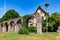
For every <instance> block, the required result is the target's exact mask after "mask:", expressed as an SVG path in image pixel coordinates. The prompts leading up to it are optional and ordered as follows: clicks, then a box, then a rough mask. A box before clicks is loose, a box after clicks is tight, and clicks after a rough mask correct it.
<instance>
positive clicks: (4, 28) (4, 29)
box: [3, 24, 6, 32]
mask: <svg viewBox="0 0 60 40" xmlns="http://www.w3.org/2000/svg"><path fill="white" fill-rule="evenodd" d="M3 32H6V26H5V25H4V24H3Z"/></svg>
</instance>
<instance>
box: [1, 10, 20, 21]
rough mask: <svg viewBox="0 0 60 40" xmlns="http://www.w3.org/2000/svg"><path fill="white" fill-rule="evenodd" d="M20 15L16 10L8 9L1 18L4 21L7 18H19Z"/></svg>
mask: <svg viewBox="0 0 60 40" xmlns="http://www.w3.org/2000/svg"><path fill="white" fill-rule="evenodd" d="M18 17H20V16H19V14H18V12H16V11H15V10H8V11H7V12H6V13H5V15H4V16H3V17H2V18H1V20H2V21H5V20H10V19H14V18H18Z"/></svg>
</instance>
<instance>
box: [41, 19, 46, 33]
mask: <svg viewBox="0 0 60 40" xmlns="http://www.w3.org/2000/svg"><path fill="white" fill-rule="evenodd" d="M42 31H43V32H46V20H43V21H42Z"/></svg>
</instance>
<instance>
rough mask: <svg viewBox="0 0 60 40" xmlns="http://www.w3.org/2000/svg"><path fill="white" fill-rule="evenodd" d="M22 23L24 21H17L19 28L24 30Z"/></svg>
mask: <svg viewBox="0 0 60 40" xmlns="http://www.w3.org/2000/svg"><path fill="white" fill-rule="evenodd" d="M21 21H22V19H18V20H17V24H18V27H19V28H22V22H21Z"/></svg>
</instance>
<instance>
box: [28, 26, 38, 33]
mask: <svg viewBox="0 0 60 40" xmlns="http://www.w3.org/2000/svg"><path fill="white" fill-rule="evenodd" d="M28 30H29V32H35V33H36V31H37V28H36V27H34V26H30V27H28Z"/></svg>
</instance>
